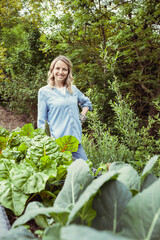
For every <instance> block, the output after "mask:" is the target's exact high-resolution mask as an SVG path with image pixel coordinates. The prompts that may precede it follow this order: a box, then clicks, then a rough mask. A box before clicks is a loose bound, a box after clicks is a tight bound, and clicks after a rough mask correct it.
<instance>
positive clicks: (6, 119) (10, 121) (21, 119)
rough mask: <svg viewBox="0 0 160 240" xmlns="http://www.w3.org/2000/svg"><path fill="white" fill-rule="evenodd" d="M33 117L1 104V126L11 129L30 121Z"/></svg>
mask: <svg viewBox="0 0 160 240" xmlns="http://www.w3.org/2000/svg"><path fill="white" fill-rule="evenodd" d="M30 122H31V119H29V117H28V116H27V115H25V114H18V113H15V112H13V111H10V110H8V109H6V108H4V107H2V106H0V126H1V127H4V128H6V129H7V130H9V131H12V130H13V129H15V128H17V127H20V128H22V127H23V126H24V125H25V124H27V123H30Z"/></svg>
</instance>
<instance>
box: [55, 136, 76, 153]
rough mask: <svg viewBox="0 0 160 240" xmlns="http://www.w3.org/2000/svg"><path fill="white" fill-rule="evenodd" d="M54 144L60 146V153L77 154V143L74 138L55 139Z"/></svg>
mask: <svg viewBox="0 0 160 240" xmlns="http://www.w3.org/2000/svg"><path fill="white" fill-rule="evenodd" d="M56 143H57V144H58V145H59V146H60V151H61V152H64V151H70V152H77V150H78V145H79V141H78V140H77V138H75V137H74V136H71V135H68V136H63V137H60V138H58V139H56Z"/></svg>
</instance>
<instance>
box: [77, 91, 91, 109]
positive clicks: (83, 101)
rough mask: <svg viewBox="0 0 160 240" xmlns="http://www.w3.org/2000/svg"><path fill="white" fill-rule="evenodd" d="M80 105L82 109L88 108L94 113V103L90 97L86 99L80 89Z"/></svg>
mask: <svg viewBox="0 0 160 240" xmlns="http://www.w3.org/2000/svg"><path fill="white" fill-rule="evenodd" d="M77 92H78V103H79V105H80V107H81V108H84V107H88V108H89V110H90V111H92V103H91V101H90V99H89V98H88V97H86V96H85V95H84V94H83V93H82V92H81V91H80V90H79V89H78V88H77Z"/></svg>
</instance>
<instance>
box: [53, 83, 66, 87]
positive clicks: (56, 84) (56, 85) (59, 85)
mask: <svg viewBox="0 0 160 240" xmlns="http://www.w3.org/2000/svg"><path fill="white" fill-rule="evenodd" d="M64 86H65V84H64V83H55V85H54V87H56V88H63V87H64Z"/></svg>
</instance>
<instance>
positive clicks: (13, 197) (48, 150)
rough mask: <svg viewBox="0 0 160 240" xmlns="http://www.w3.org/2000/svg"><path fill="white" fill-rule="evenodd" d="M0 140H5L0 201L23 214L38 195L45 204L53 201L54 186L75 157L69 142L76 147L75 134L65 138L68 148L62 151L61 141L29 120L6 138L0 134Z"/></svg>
mask: <svg viewBox="0 0 160 240" xmlns="http://www.w3.org/2000/svg"><path fill="white" fill-rule="evenodd" d="M2 133H3V132H2ZM0 141H1V143H2V144H3V145H4V143H5V146H4V147H3V148H4V149H2V152H1V156H0V203H1V204H2V205H3V206H5V207H6V208H9V209H11V210H12V211H13V212H14V213H15V215H21V214H22V212H23V210H24V208H25V206H26V203H28V202H29V201H31V199H32V198H34V197H35V196H37V195H39V196H40V198H41V200H42V201H43V202H44V204H45V203H46V204H48V203H49V201H48V199H47V198H51V199H50V204H51V203H52V202H53V201H54V200H55V198H56V193H55V194H54V191H55V189H54V187H55V186H58V185H59V182H60V181H62V180H64V178H65V175H66V170H67V168H68V166H69V165H70V164H71V163H72V161H73V160H72V154H71V151H70V148H69V147H68V146H69V144H70V142H72V149H71V150H72V151H73V148H74V149H77V148H78V143H77V141H76V139H75V138H74V137H72V136H65V139H63V138H62V139H61V141H62V142H63V144H64V145H65V147H66V148H67V151H63V152H61V150H60V148H61V147H62V145H63V144H62V143H61V141H59V140H56V139H54V138H51V137H49V136H47V135H46V134H45V132H44V131H43V130H41V129H36V130H34V128H33V126H32V124H26V125H24V126H23V128H22V129H20V128H17V129H15V130H14V131H12V132H11V133H10V134H9V135H8V136H7V137H6V138H5V137H0ZM57 142H58V143H59V144H60V145H58V144H57ZM2 144H1V145H2ZM60 186H61V184H60ZM56 190H58V189H57V188H56ZM46 201H47V202H46Z"/></svg>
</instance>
